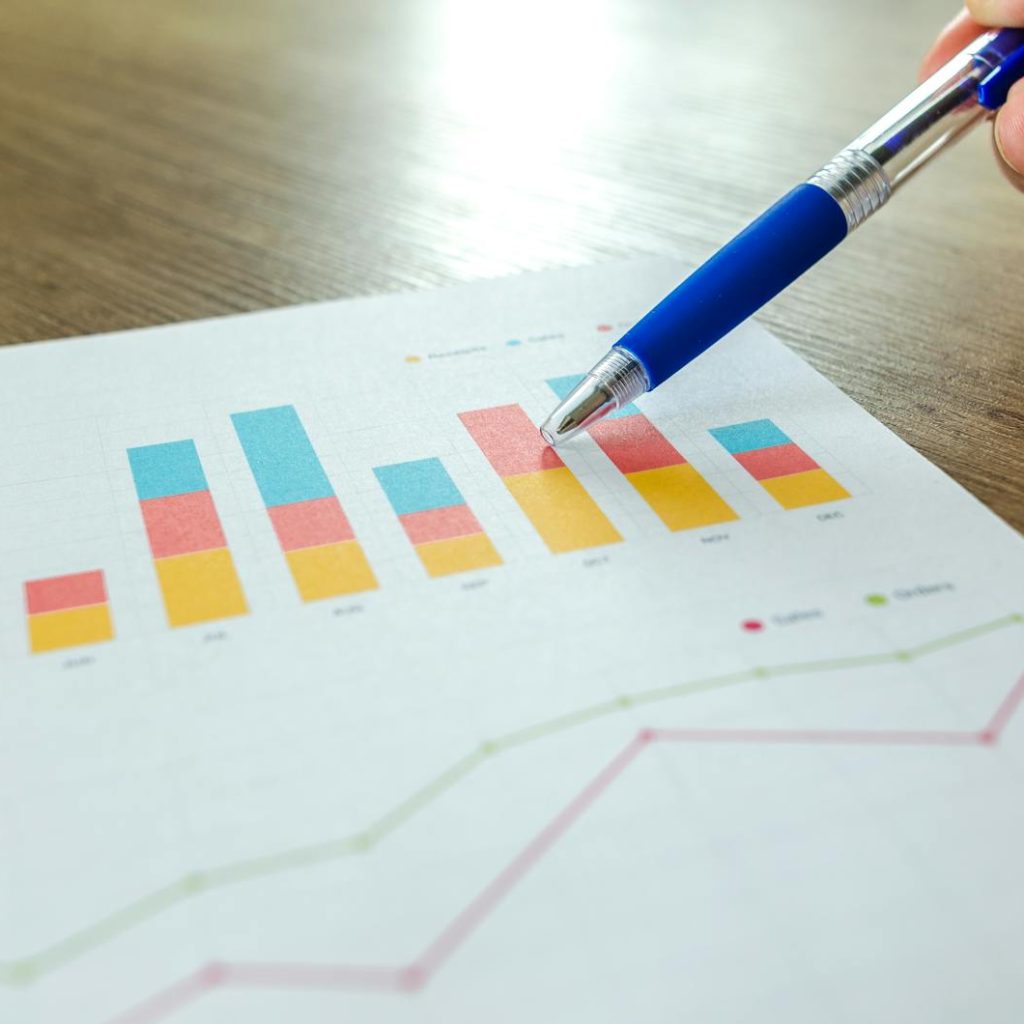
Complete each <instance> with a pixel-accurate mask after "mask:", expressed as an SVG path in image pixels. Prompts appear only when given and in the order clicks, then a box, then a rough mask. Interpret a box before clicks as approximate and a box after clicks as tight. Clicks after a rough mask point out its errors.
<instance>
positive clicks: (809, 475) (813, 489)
mask: <svg viewBox="0 0 1024 1024" xmlns="http://www.w3.org/2000/svg"><path fill="white" fill-rule="evenodd" d="M711 435H712V436H713V437H714V438H715V440H716V441H718V443H719V444H720V445H721V446H722V447H723V448H724V449H725V450H726V451H727V452H729V454H730V455H732V457H733V458H734V459H735V460H736V461H737V462H738V463H739V464H740V465H741V466H742V467H743V468H744V469H745V470H746V471H747V472H748V473H749V474H750V475H751V476H752V477H753V478H754V479H755V480H757V481H758V482H759V483H760V484H761V486H762V487H763V488H764V489H765V490H766V491H767V492H768V493H769V494H770V495H771V496H772V497H773V498H774V499H775V500H776V501H777V502H778V503H779V504H780V505H781V506H782V507H783V508H787V509H789V508H802V507H803V506H805V505H820V504H821V503H822V502H826V501H839V500H840V499H842V498H848V497H850V493H849V491H847V490H846V488H845V487H843V486H842V484H840V483H839V482H838V481H837V480H836V479H835V478H833V477H832V476H830V475H829V474H828V473H826V472H825V470H823V469H822V468H821V466H819V465H818V463H817V462H815V461H814V459H812V458H811V457H810V455H808V454H807V453H806V452H805V451H804V450H803V449H802V448H798V447H797V446H796V445H795V444H793V442H792V441H791V440H790V439H789V438H788V437H787V436H786V435H785V434H784V433H783V432H782V431H781V430H780V429H779V428H778V427H777V426H776V425H775V424H774V423H773V422H772V421H771V420H751V421H750V422H749V423H734V424H732V426H728V427H717V428H715V429H714V430H712V431H711Z"/></svg>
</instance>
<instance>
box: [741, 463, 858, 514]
mask: <svg viewBox="0 0 1024 1024" xmlns="http://www.w3.org/2000/svg"><path fill="white" fill-rule="evenodd" d="M761 486H762V487H763V488H764V489H765V490H766V491H767V492H768V493H769V494H770V495H771V496H772V497H773V498H774V499H775V500H776V501H777V502H778V503H779V504H780V505H781V506H782V507H783V508H803V507H804V505H820V504H822V502H825V501H840V500H841V499H842V498H848V497H850V492H849V491H848V490H846V488H845V487H843V485H842V484H841V483H839V481H838V480H836V479H835V477H831V476H829V475H828V473H826V472H825V470H823V469H809V470H807V472H805V473H790V474H789V476H776V477H772V478H771V479H770V480H762V481H761Z"/></svg>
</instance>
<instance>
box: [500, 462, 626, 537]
mask: <svg viewBox="0 0 1024 1024" xmlns="http://www.w3.org/2000/svg"><path fill="white" fill-rule="evenodd" d="M504 480H505V486H506V487H508V489H509V490H510V491H511V492H512V497H513V498H515V499H516V501H517V502H518V503H519V507H520V508H521V509H522V510H523V512H524V513H526V517H527V518H528V519H529V520H530V522H531V523H533V526H534V528H535V529H536V531H537V532H538V533H539V534H540V535H541V539H542V540H543V541H544V543H545V544H547V546H548V547H549V548H550V549H551V550H552V551H553V552H555V554H560V553H562V552H564V551H578V550H580V549H581V548H593V547H598V546H599V545H601V544H615V543H617V542H618V541H620V540H622V536H621V535H620V534H619V531H618V530H616V529H615V527H614V526H612V524H611V522H610V521H609V519H608V517H607V516H606V515H605V514H604V513H603V512H602V511H601V510H600V508H598V507H597V503H596V502H595V501H594V499H593V498H591V496H590V495H589V494H587V492H586V491H585V490H584V489H583V485H582V484H581V483H580V482H579V480H577V479H576V477H575V476H573V474H572V472H571V471H570V470H569V469H568V468H567V467H565V466H561V467H559V468H557V469H544V470H541V471H540V472H538V473H522V474H517V475H515V476H507V477H505V478H504Z"/></svg>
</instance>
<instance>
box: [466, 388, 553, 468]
mask: <svg viewBox="0 0 1024 1024" xmlns="http://www.w3.org/2000/svg"><path fill="white" fill-rule="evenodd" d="M459 419H460V420H462V425H463V426H464V427H465V428H466V429H467V430H468V431H469V433H470V435H471V436H472V438H473V440H474V441H476V443H477V445H478V446H479V448H480V450H481V451H482V452H483V453H484V455H486V456H487V461H488V462H490V464H491V465H492V466H493V467H494V470H495V472H496V473H497V474H498V475H499V476H518V475H520V474H522V473H536V472H538V470H542V469H560V468H561V467H562V466H564V465H565V463H564V462H562V460H561V459H560V458H559V457H558V455H557V454H556V453H555V450H554V449H553V448H551V447H549V446H548V445H547V444H546V443H545V442H544V438H542V437H541V436H540V431H538V430H537V428H536V427H535V426H534V424H533V421H532V420H531V419H530V417H529V416H527V415H526V413H525V412H523V409H522V407H521V406H518V405H499V406H495V407H494V408H493V409H478V410H476V412H460V413H459Z"/></svg>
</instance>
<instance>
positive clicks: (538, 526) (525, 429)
mask: <svg viewBox="0 0 1024 1024" xmlns="http://www.w3.org/2000/svg"><path fill="white" fill-rule="evenodd" d="M459 419H460V420H461V421H462V425H463V426H464V427H465V428H466V429H467V430H468V431H469V433H470V436H471V437H472V438H473V440H474V441H475V442H476V444H477V447H478V448H479V449H480V450H481V451H482V452H483V453H484V455H485V456H486V457H487V461H488V462H490V464H491V466H492V467H493V468H494V471H495V472H496V473H497V474H498V475H499V476H500V477H501V478H502V480H503V481H504V483H505V486H506V487H507V488H508V489H509V491H510V492H511V494H512V497H513V498H515V500H516V502H517V503H518V505H519V507H520V508H521V509H522V510H523V513H524V514H525V515H526V517H527V519H529V520H530V522H531V523H532V524H533V527H534V529H535V530H536V531H537V533H538V534H540V537H541V539H542V540H543V541H544V543H545V544H547V546H548V548H549V549H550V550H551V551H553V552H555V553H556V554H560V553H562V552H566V551H579V550H580V549H581V548H593V547H598V546H600V545H603V544H615V543H617V542H618V541H621V540H622V537H621V535H620V534H619V531H618V530H616V529H615V527H614V526H613V525H612V523H611V521H610V520H609V519H608V517H607V516H606V515H605V514H604V513H603V512H602V511H601V509H600V508H598V506H597V503H596V502H595V501H594V499H593V498H591V496H590V495H589V494H588V493H587V492H586V491H585V490H584V488H583V485H582V484H581V483H580V482H579V480H577V479H576V477H575V476H574V475H573V473H572V472H571V471H570V470H569V468H568V467H567V466H566V465H565V463H564V462H562V460H561V459H560V458H559V457H558V454H557V453H556V452H555V451H554V449H552V448H550V447H548V445H546V444H545V443H544V440H543V438H542V437H541V436H540V433H539V432H538V430H537V428H536V426H534V424H533V422H532V421H531V420H530V418H529V416H527V415H526V413H525V412H524V411H523V409H522V408H521V407H520V406H518V405H501V406H496V407H494V408H491V409H478V410H476V411H475V412H463V413H459Z"/></svg>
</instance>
